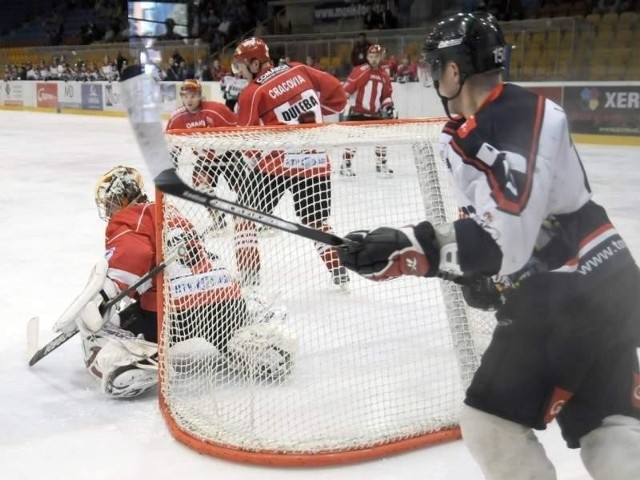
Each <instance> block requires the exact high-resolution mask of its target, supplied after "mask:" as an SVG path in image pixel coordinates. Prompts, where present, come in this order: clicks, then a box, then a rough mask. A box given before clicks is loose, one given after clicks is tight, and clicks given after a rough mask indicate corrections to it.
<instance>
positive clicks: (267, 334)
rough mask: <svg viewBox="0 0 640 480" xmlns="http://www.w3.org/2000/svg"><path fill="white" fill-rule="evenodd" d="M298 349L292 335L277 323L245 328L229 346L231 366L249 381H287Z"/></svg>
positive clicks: (241, 329)
mask: <svg viewBox="0 0 640 480" xmlns="http://www.w3.org/2000/svg"><path fill="white" fill-rule="evenodd" d="M296 349H297V342H296V339H295V336H294V335H293V333H292V332H290V331H289V330H288V329H287V328H286V327H285V326H284V325H282V324H280V323H277V322H273V323H259V324H256V325H249V326H246V327H242V328H240V329H238V331H237V332H235V333H234V335H233V337H231V339H230V340H229V343H228V344H227V352H228V357H229V365H230V366H231V367H232V368H233V369H235V370H237V371H238V372H239V373H240V374H241V375H242V376H243V377H245V378H247V379H248V380H265V381H276V380H282V379H284V378H286V377H287V376H288V375H289V374H290V373H291V371H292V369H293V366H294V363H295V354H296Z"/></svg>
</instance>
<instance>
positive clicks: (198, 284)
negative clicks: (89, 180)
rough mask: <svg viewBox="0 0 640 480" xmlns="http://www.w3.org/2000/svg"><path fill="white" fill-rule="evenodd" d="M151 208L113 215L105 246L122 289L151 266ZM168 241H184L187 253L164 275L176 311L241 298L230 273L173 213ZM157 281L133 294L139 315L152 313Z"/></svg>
mask: <svg viewBox="0 0 640 480" xmlns="http://www.w3.org/2000/svg"><path fill="white" fill-rule="evenodd" d="M155 225H156V205H155V203H153V202H150V203H143V204H135V205H130V206H128V207H126V208H123V209H122V210H120V211H118V212H116V213H115V214H114V215H113V216H112V217H111V219H110V220H109V223H108V225H107V229H106V238H105V245H106V248H107V259H108V262H109V270H108V271H107V275H108V277H109V278H111V279H112V280H114V281H115V282H116V283H118V285H119V287H120V288H121V289H124V288H127V287H128V286H129V285H131V284H133V283H135V282H136V281H137V280H139V279H140V277H142V276H143V275H145V274H146V273H147V272H148V271H149V270H151V268H153V267H154V266H155V265H156V228H155ZM168 225H169V233H168V238H167V241H168V242H169V243H174V244H175V245H178V244H180V243H182V242H184V244H185V247H186V248H187V254H186V255H185V256H184V257H182V258H180V259H179V260H177V261H175V262H173V263H172V264H170V265H169V266H168V267H167V270H166V272H167V276H166V278H168V279H169V280H168V281H169V285H170V288H171V289H172V291H173V292H172V298H174V302H175V308H176V310H185V309H187V308H193V307H199V306H202V305H205V304H210V303H218V302H221V301H225V300H230V299H236V298H240V296H241V292H240V287H239V284H238V282H237V281H235V280H234V278H233V277H232V275H231V272H230V271H229V270H228V269H226V268H225V267H224V266H222V265H220V264H219V262H218V261H217V258H216V257H212V256H211V255H209V254H208V253H207V251H206V250H205V248H204V246H203V245H202V242H201V241H200V238H199V236H198V234H197V232H196V231H195V229H194V227H193V225H192V224H191V223H190V222H189V221H188V220H186V219H184V218H183V217H181V216H180V215H179V213H178V212H177V210H176V211H175V214H174V215H172V216H171V218H170V219H168ZM156 290H157V289H156V280H155V278H154V279H152V280H151V281H149V282H147V283H145V284H143V285H142V286H141V287H139V288H138V290H137V295H136V296H137V297H138V301H139V302H140V307H141V308H142V309H143V310H147V311H151V312H156V311H157V310H158V308H157V303H156Z"/></svg>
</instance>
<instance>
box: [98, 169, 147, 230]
mask: <svg viewBox="0 0 640 480" xmlns="http://www.w3.org/2000/svg"><path fill="white" fill-rule="evenodd" d="M95 200H96V206H97V207H98V215H99V216H100V218H101V219H103V220H105V221H107V220H109V219H110V218H111V217H112V216H113V214H115V213H116V212H118V211H119V210H122V209H123V208H125V207H126V206H128V205H131V204H133V203H143V202H147V201H148V199H147V195H146V193H145V191H144V182H143V180H142V175H141V174H140V172H138V171H137V170H136V169H135V168H132V167H123V166H118V167H115V168H112V169H111V170H109V171H108V172H107V173H105V174H104V175H102V176H101V177H100V178H99V179H98V182H97V183H96V188H95Z"/></svg>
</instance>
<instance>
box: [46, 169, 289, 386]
mask: <svg viewBox="0 0 640 480" xmlns="http://www.w3.org/2000/svg"><path fill="white" fill-rule="evenodd" d="M95 201H96V205H97V207H98V212H99V215H100V217H101V218H102V219H103V220H105V221H107V228H106V232H105V246H106V254H105V258H104V259H101V260H99V261H98V262H97V263H96V264H95V266H94V267H93V270H92V272H91V275H90V278H89V281H88V282H87V285H86V287H85V289H84V290H83V292H81V294H80V295H79V296H78V297H77V299H76V300H75V301H74V302H73V303H72V304H71V306H70V307H69V308H68V309H67V311H65V313H64V314H63V315H62V317H61V318H60V319H59V320H58V321H57V322H56V325H55V326H54V329H55V330H56V331H59V332H71V331H73V330H74V329H75V328H76V327H77V328H78V330H79V331H80V334H81V337H82V347H83V350H84V361H85V366H86V368H87V370H88V371H89V373H90V374H91V375H92V376H93V377H95V378H96V379H98V380H99V381H100V385H101V389H102V391H103V392H104V393H105V394H107V395H109V396H112V397H133V396H137V395H139V394H141V393H143V392H145V391H147V390H149V389H150V388H152V387H154V386H155V385H156V384H157V382H158V343H157V342H158V329H157V311H158V305H157V304H156V303H157V300H156V299H157V295H156V278H152V279H150V280H149V281H148V282H145V283H143V284H142V286H141V287H138V288H137V289H136V290H135V291H134V294H133V295H132V296H131V297H127V298H126V299H125V300H124V301H122V302H120V304H118V305H114V306H111V307H108V305H109V300H110V299H113V298H114V297H115V296H116V295H118V293H119V292H121V291H122V290H124V289H126V288H127V287H128V286H130V285H132V284H134V283H136V281H138V280H139V279H141V278H142V277H143V276H145V275H146V274H147V273H148V272H149V271H150V270H151V269H152V268H153V267H154V266H155V264H156V234H158V232H157V230H156V229H157V227H156V226H157V223H156V207H155V203H154V202H152V201H150V200H149V198H148V197H147V195H146V193H145V191H144V185H143V181H142V176H141V174H140V173H139V172H138V171H137V170H135V169H134V168H131V167H124V166H118V167H115V168H113V169H111V170H109V171H108V172H107V173H105V174H104V175H102V176H101V177H100V178H99V180H98V182H97V185H96V187H95ZM166 221H167V222H168V225H167V226H168V228H167V230H168V232H169V233H168V234H165V239H164V241H165V243H166V244H167V248H169V249H171V248H175V249H178V248H179V249H180V252H181V253H182V254H181V255H180V256H178V258H177V260H176V261H174V262H172V263H170V264H169V265H168V266H167V267H166V272H165V282H167V281H168V284H169V288H170V289H171V290H172V295H171V297H172V299H173V300H172V304H171V305H170V306H169V307H168V310H169V312H168V314H169V315H172V322H171V325H172V326H171V327H170V328H169V329H168V330H169V331H168V333H167V334H168V336H169V337H168V340H167V342H168V343H167V344H168V348H169V349H170V350H172V351H175V352H176V354H175V355H173V356H172V357H176V358H179V357H180V355H181V354H185V353H186V354H189V352H193V351H194V350H197V352H198V353H199V354H202V353H203V352H204V354H206V355H207V356H208V357H209V358H215V359H217V360H216V361H217V362H218V363H219V364H220V365H222V366H223V368H228V369H232V370H236V371H238V372H240V373H241V374H242V376H243V378H248V379H251V380H252V381H255V380H261V381H262V380H275V379H277V380H282V379H284V378H286V376H287V375H288V374H289V373H290V371H291V369H292V366H293V363H294V355H295V347H296V341H295V338H294V337H293V335H292V334H291V333H290V332H289V331H288V330H287V328H286V326H285V320H286V312H285V310H284V309H282V308H272V307H268V306H267V305H266V301H265V300H264V299H262V298H261V297H260V296H258V295H256V294H255V293H251V292H244V293H243V291H242V290H241V288H240V284H239V283H238V281H237V280H236V279H235V278H234V276H233V275H232V273H231V272H230V271H229V270H228V269H227V268H226V267H225V266H224V265H222V263H221V261H220V259H219V258H218V257H217V256H216V255H215V254H214V253H212V252H209V251H208V250H207V249H206V248H205V245H204V242H203V241H202V237H201V235H200V234H199V233H198V232H197V231H196V229H195V228H194V226H193V225H192V224H191V223H190V222H189V221H188V220H187V219H186V218H184V217H182V216H181V215H180V212H178V211H177V210H175V209H174V210H173V211H171V214H170V217H169V218H168V219H166ZM194 319H200V320H199V321H194Z"/></svg>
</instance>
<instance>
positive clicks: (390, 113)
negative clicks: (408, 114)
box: [380, 105, 396, 118]
mask: <svg viewBox="0 0 640 480" xmlns="http://www.w3.org/2000/svg"><path fill="white" fill-rule="evenodd" d="M380 116H381V117H382V118H396V109H395V108H393V105H385V106H384V107H382V108H381V109H380Z"/></svg>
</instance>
